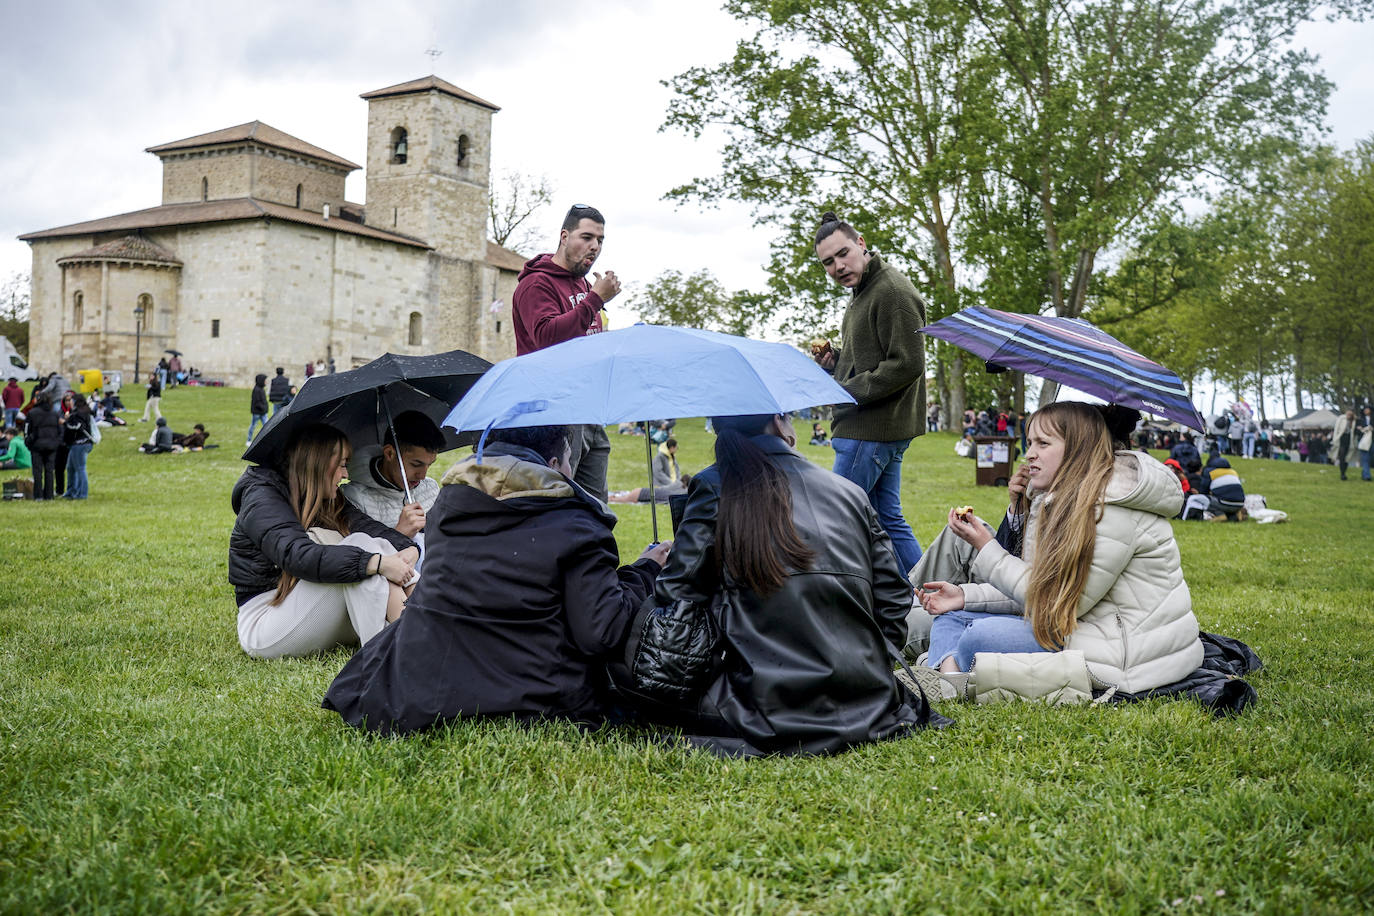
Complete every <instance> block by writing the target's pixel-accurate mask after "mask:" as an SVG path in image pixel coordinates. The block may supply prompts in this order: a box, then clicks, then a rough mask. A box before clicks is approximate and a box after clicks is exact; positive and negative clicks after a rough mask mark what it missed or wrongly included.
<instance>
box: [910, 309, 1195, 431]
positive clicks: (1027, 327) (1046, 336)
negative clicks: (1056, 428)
mask: <svg viewBox="0 0 1374 916" xmlns="http://www.w3.org/2000/svg"><path fill="white" fill-rule="evenodd" d="M922 333H924V334H928V335H930V336H931V337H939V338H940V339H942V340H947V341H949V342H950V343H952V344H956V345H958V346H960V347H962V348H964V349H965V350H968V351H969V352H970V353H973V354H974V355H975V356H981V357H982V358H983V359H985V360H987V361H988V364H989V369H991V367H992V366H993V365H994V364H995V365H997V366H1001V367H1004V368H1007V369H1018V370H1020V371H1022V372H1025V373H1028V374H1030V375H1034V376H1038V377H1039V378H1047V379H1053V380H1054V381H1056V382H1061V383H1063V384H1065V385H1068V386H1070V387H1072V388H1077V389H1078V390H1079V391H1086V392H1087V393H1088V394H1091V395H1095V396H1097V397H1099V398H1102V399H1103V400H1104V401H1108V402H1110V403H1113V404H1122V405H1124V406H1126V407H1137V408H1140V409H1141V410H1148V411H1149V412H1150V413H1153V414H1158V415H1159V416H1162V417H1168V418H1169V419H1170V420H1177V421H1178V422H1179V423H1182V424H1183V425H1184V426H1191V427H1192V428H1193V429H1196V430H1202V429H1203V428H1204V426H1205V423H1204V422H1203V419H1202V414H1200V413H1198V410H1197V408H1196V407H1195V406H1193V401H1192V399H1191V398H1190V397H1188V389H1187V388H1185V387H1184V385H1183V381H1182V380H1181V379H1179V377H1178V376H1177V375H1175V374H1174V373H1173V372H1170V371H1169V370H1168V369H1166V368H1164V367H1163V366H1161V365H1160V364H1159V363H1157V362H1155V361H1154V360H1151V359H1147V358H1146V357H1144V356H1141V355H1140V354H1139V353H1137V352H1136V351H1134V350H1132V349H1131V348H1130V347H1128V346H1126V345H1125V344H1123V343H1122V342H1121V341H1119V340H1117V339H1116V338H1115V337H1112V336H1111V335H1110V334H1108V333H1106V332H1105V331H1100V330H1098V329H1097V328H1095V327H1093V326H1092V325H1091V324H1089V323H1088V322H1086V321H1084V320H1082V319H1081V318H1058V317H1055V316H1049V315H1022V314H1019V313H1015V312H1001V311H998V310H997V309H990V308H984V307H983V306H974V307H973V308H966V309H964V310H962V311H960V312H956V313H955V314H953V315H950V316H949V317H948V318H945V319H942V320H940V321H937V322H935V323H934V324H928V325H926V326H925V328H923V329H922Z"/></svg>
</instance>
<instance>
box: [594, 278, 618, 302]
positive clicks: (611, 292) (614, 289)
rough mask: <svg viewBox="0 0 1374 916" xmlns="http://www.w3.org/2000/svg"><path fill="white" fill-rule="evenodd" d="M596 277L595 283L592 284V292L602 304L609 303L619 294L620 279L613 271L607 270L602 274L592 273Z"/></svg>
mask: <svg viewBox="0 0 1374 916" xmlns="http://www.w3.org/2000/svg"><path fill="white" fill-rule="evenodd" d="M592 276H593V277H596V282H595V283H593V284H592V292H594V293H596V294H597V295H598V296H600V297H601V301H602V302H610V301H611V300H612V299H614V298H615V297H616V294H617V293H619V292H620V278H619V277H617V276H616V275H615V271H613V270H608V271H606V272H605V273H604V274H599V273H596V272H595V271H593V272H592Z"/></svg>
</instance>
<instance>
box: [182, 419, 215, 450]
mask: <svg viewBox="0 0 1374 916" xmlns="http://www.w3.org/2000/svg"><path fill="white" fill-rule="evenodd" d="M209 438H210V434H209V433H207V432H206V431H205V424H204V423H197V424H196V425H195V426H193V427H191V432H189V433H186V434H184V435H183V434H181V433H172V444H173V445H174V446H180V447H181V448H183V449H185V450H186V451H188V452H198V451H200V450H201V449H205V448H214V447H215V446H213V445H206V444H205V440H206V439H209Z"/></svg>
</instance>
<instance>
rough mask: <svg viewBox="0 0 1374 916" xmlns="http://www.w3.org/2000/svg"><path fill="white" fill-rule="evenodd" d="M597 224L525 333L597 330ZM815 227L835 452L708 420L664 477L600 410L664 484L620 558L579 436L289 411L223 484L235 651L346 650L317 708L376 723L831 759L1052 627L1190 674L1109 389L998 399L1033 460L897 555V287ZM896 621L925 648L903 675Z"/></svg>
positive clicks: (910, 400)
mask: <svg viewBox="0 0 1374 916" xmlns="http://www.w3.org/2000/svg"><path fill="white" fill-rule="evenodd" d="M604 231H605V221H604V218H603V217H602V216H601V214H600V213H599V212H598V211H596V210H595V209H594V208H591V207H585V206H578V207H574V208H573V209H572V210H571V211H569V213H568V215H567V218H566V220H565V222H564V224H563V226H562V229H561V231H560V235H559V244H558V247H557V249H556V251H555V252H553V253H552V254H545V255H540V256H539V257H537V258H534V259H532V260H531V261H530V262H528V263H527V264H526V267H525V270H524V271H522V273H521V278H520V281H519V285H518V286H517V290H516V293H515V296H514V299H513V301H514V318H515V329H516V337H517V342H518V347H519V349H520V351H521V352H530V351H532V350H535V349H540V348H542V347H546V346H551V345H554V344H556V343H559V342H561V341H563V340H567V339H571V338H572V337H575V336H580V335H583V334H589V333H598V332H600V330H601V329H602V328H604V326H605V323H604V322H605V315H604V311H605V306H606V303H607V302H608V301H609V300H610V299H612V298H613V297H614V296H615V295H616V294H617V293H618V292H619V280H618V279H616V277H615V274H614V273H613V272H610V271H607V272H605V273H604V274H603V273H595V274H593V277H594V278H595V279H594V281H589V280H588V279H587V276H588V274H589V273H591V268H592V266H593V265H594V264H595V262H596V260H597V257H598V255H599V253H600V249H601V244H602V241H603V239H604ZM814 244H815V251H816V256H817V260H818V261H819V262H820V264H821V265H822V267H823V268H824V269H825V271H826V272H827V273H828V274H829V275H830V276H831V277H832V278H833V279H834V280H835V281H836V282H837V283H838V284H839V285H840V286H842V287H844V288H846V289H848V290H849V291H850V293H851V298H850V303H849V307H848V310H847V312H846V315H845V320H844V337H843V340H844V346H843V347H842V348H838V349H837V348H835V347H833V346H831V344H830V342H829V341H818V342H817V343H816V344H815V345H813V348H812V349H813V355H814V357H815V359H816V362H817V363H818V364H819V365H820V366H821V367H822V368H823V369H825V370H826V371H828V372H831V373H833V375H834V377H835V379H836V381H837V382H839V384H840V385H842V386H843V387H844V388H845V389H846V390H847V391H848V392H849V393H850V394H851V395H853V397H854V399H855V403H854V404H853V405H846V406H841V407H837V408H836V409H835V411H834V420H833V426H832V430H831V435H830V436H826V434H825V431H824V429H823V428H821V427H820V425H819V424H815V425H813V426H812V428H811V430H810V431H809V436H810V439H811V441H812V443H813V444H817V443H818V442H819V443H824V444H828V445H830V446H832V447H833V449H834V453H835V459H834V468H833V470H831V471H827V470H825V469H823V468H821V467H820V466H818V465H816V464H815V463H813V462H812V461H810V460H809V459H807V458H806V457H804V456H803V455H802V454H800V453H799V452H798V451H797V448H796V446H797V441H798V435H797V432H796V430H795V429H794V428H793V426H792V420H791V418H790V417H789V416H786V415H773V414H763V415H754V416H715V417H711V418H710V420H709V423H710V426H711V428H712V429H713V430H714V432H715V434H716V439H715V455H714V458H715V460H714V462H713V463H712V464H711V465H710V466H708V467H706V468H703V469H701V470H699V471H697V472H695V473H693V474H690V475H689V474H687V473H685V472H684V471H683V470H682V469H681V468H680V467H679V466H678V464H677V460H676V452H677V440H676V439H675V438H674V437H673V436H672V435H671V429H672V427H671V423H670V422H669V423H650V424H646V425H644V426H643V427H641V428H636V427H635V426H634V425H631V426H629V428H626V429H622V430H621V431H622V432H624V433H626V434H631V433H636V432H642V433H643V434H646V435H650V436H654V435H656V434H660V433H661V435H662V441H660V442H658V450H657V452H656V453H655V456H654V461H653V465H654V467H653V474H654V486H653V492H654V496H655V497H657V496H658V495H659V494H660V493H663V494H670V495H673V496H681V497H683V498H684V499H685V504H684V505H683V506H682V512H681V517H680V519H677V520H676V526H675V533H674V540H673V541H672V542H664V543H660V544H654V545H650V546H649V547H648V548H647V549H645V550H644V551H643V552H642V553H641V554H640V555H639V556H638V557H637V558H635V559H634V560H633V562H631V563H629V564H627V565H621V563H620V558H619V552H618V548H617V545H616V541H615V538H614V536H613V533H612V528H613V526H614V525H615V521H616V519H615V516H614V515H613V514H611V513H610V512H609V511H608V509H607V505H606V504H607V502H608V496H609V497H611V500H612V501H641V500H647V499H649V498H651V497H650V496H649V495H648V490H649V488H647V487H646V488H636V489H635V490H632V491H625V492H619V493H616V494H609V493H608V492H607V486H606V471H607V460H606V458H607V455H606V452H607V450H608V445H609V443H608V442H607V441H606V440H605V431H604V429H603V428H602V427H599V426H596V427H579V426H542V427H524V428H514V429H502V428H495V429H490V430H489V431H488V434H487V438H486V439H485V440H484V444H483V446H482V447H481V448H480V449H478V450H477V452H476V454H473V455H471V456H469V457H467V458H464V459H463V460H460V461H459V462H458V463H457V464H455V465H454V466H453V467H452V468H450V469H449V471H448V472H447V473H446V474H445V475H444V477H443V480H442V482H441V485H438V486H435V485H433V482H432V481H429V480H428V478H427V476H426V472H427V470H428V468H429V466H430V465H431V464H432V463H433V461H434V459H435V455H436V453H437V449H438V447H439V444H440V442H441V441H442V440H441V438H440V437H439V436H438V430H437V428H435V427H434V425H433V422H432V421H431V420H429V419H428V418H426V417H424V416H423V415H421V414H418V413H415V414H403V415H402V416H401V417H399V418H397V419H396V421H395V423H394V427H395V432H396V439H395V443H396V444H395V445H392V444H386V445H382V446H380V447H377V446H372V447H371V448H370V449H368V450H366V451H365V450H364V449H363V448H359V450H358V453H357V454H354V453H353V449H352V446H351V445H350V443H349V442H348V441H347V440H346V439H345V438H344V437H343V436H342V435H341V434H340V433H338V432H337V431H335V430H332V429H331V428H329V427H325V426H320V425H311V426H307V427H305V428H304V429H303V430H302V431H300V432H299V433H298V434H297V435H296V436H295V437H294V438H293V439H292V441H291V443H290V444H289V446H287V448H286V449H285V451H284V453H283V454H282V455H281V456H280V458H279V459H278V460H276V461H275V462H264V463H262V464H259V465H258V466H255V467H252V468H250V469H249V470H248V471H247V472H246V473H245V474H244V475H243V477H242V478H241V480H240V481H239V483H238V485H237V486H236V487H235V489H234V493H233V496H232V504H233V507H234V509H235V512H236V515H237V521H236V523H235V526H234V531H233V533H232V535H231V542H230V562H229V581H230V583H231V584H232V585H233V586H234V588H235V592H236V598H237V604H238V607H239V617H238V629H239V637H240V643H241V645H242V647H243V649H244V651H245V652H247V653H248V654H249V655H252V656H255V657H265V658H274V657H280V656H290V655H300V654H306V653H310V652H316V651H321V650H326V649H329V648H332V647H334V646H336V645H339V644H353V645H358V646H360V649H359V651H357V652H356V653H355V654H354V655H353V656H352V657H351V658H350V659H349V661H348V662H347V663H346V664H345V665H344V667H343V669H342V670H341V671H340V672H339V674H338V675H337V677H336V678H335V679H334V681H333V683H332V684H331V686H330V688H329V690H328V692H327V694H326V696H325V699H324V705H325V707H326V708H328V709H332V710H334V711H336V712H338V713H339V714H340V715H341V717H342V718H343V719H344V720H345V721H346V722H348V723H349V724H351V725H354V726H357V727H360V728H364V729H368V730H371V731H376V732H380V733H386V734H405V733H410V732H415V731H420V730H424V729H428V728H430V727H433V726H434V725H436V724H439V723H442V722H446V721H451V720H454V719H459V718H464V719H467V718H474V717H483V716H501V717H510V718H515V719H522V720H525V719H543V718H562V719H567V720H571V721H574V722H578V723H583V724H586V725H588V726H595V725H602V724H605V723H619V722H633V723H637V724H639V725H643V726H649V727H654V726H665V727H668V728H671V729H674V730H676V731H678V732H680V733H682V734H683V735H685V736H686V739H687V740H688V741H689V742H690V743H691V744H693V745H695V746H699V747H702V748H705V749H708V750H711V751H714V752H716V753H719V754H722V755H730V756H753V755H763V754H798V753H800V754H816V753H833V752H838V751H842V750H844V749H846V748H850V747H853V746H855V745H858V744H863V743H866V742H870V741H877V740H885V739H890V738H895V737H899V736H901V735H904V734H909V733H910V732H911V731H912V730H914V729H918V728H923V727H928V726H940V725H943V724H947V722H948V720H947V719H944V718H943V717H942V716H941V715H939V714H938V713H936V712H934V710H933V709H932V707H931V705H930V703H929V698H930V697H932V696H935V697H939V696H945V695H947V693H946V690H947V689H948V690H954V689H955V688H956V687H957V686H958V685H959V680H960V678H966V676H967V672H968V670H969V668H970V667H971V666H972V665H973V663H974V659H975V658H976V657H977V656H978V654H979V653H981V652H1026V653H1040V654H1046V655H1047V654H1049V653H1053V652H1056V651H1057V650H1059V649H1064V648H1073V649H1075V650H1078V651H1080V652H1081V653H1082V654H1083V655H1084V657H1085V658H1086V664H1087V666H1088V667H1089V669H1091V671H1092V673H1093V675H1094V676H1096V677H1098V678H1100V679H1101V680H1102V681H1103V682H1105V683H1110V684H1113V685H1117V686H1119V687H1121V688H1122V689H1123V690H1127V691H1129V692H1131V693H1140V692H1145V691H1149V690H1152V689H1155V688H1159V687H1161V686H1163V685H1166V684H1168V683H1170V682H1172V681H1177V680H1178V679H1180V678H1182V677H1184V676H1186V675H1187V674H1188V673H1189V672H1190V671H1191V670H1192V669H1194V668H1196V667H1198V665H1199V664H1201V662H1202V657H1203V649H1202V645H1201V642H1200V634H1199V629H1198V625H1197V620H1196V617H1195V616H1194V615H1193V612H1192V608H1191V605H1190V602H1189V599H1188V591H1187V588H1186V585H1184V582H1183V574H1182V570H1181V566H1180V563H1179V560H1178V549H1177V546H1176V544H1175V543H1174V540H1173V535H1172V529H1171V527H1170V525H1169V523H1168V519H1170V518H1172V517H1174V516H1176V515H1178V514H1179V512H1180V510H1181V508H1182V506H1183V502H1184V493H1183V489H1182V485H1181V484H1180V482H1179V480H1178V478H1177V477H1176V476H1175V474H1174V472H1173V471H1171V470H1170V469H1169V468H1167V467H1165V466H1164V465H1163V464H1161V463H1160V462H1158V461H1156V460H1155V459H1153V458H1151V457H1150V456H1149V455H1147V454H1145V453H1143V452H1136V451H1129V443H1128V441H1127V440H1129V437H1130V435H1131V432H1132V430H1133V424H1134V418H1133V417H1131V416H1127V415H1126V414H1124V413H1123V412H1120V411H1117V410H1116V409H1113V408H1109V409H1105V410H1104V409H1099V408H1094V407H1090V406H1087V405H1082V404H1056V405H1052V406H1051V407H1048V408H1044V409H1042V410H1041V411H1039V412H1037V413H1036V414H1034V415H1033V416H1032V417H1031V418H1030V419H1029V422H1028V423H1025V422H1018V420H1019V419H1021V418H1013V417H1010V416H1008V417H1006V418H1005V419H1006V423H1007V425H1006V426H1004V427H1002V430H1001V431H1002V433H1003V434H1004V435H1008V434H1009V435H1015V434H1018V433H1023V432H1024V434H1025V435H1026V436H1027V439H1028V453H1027V460H1026V462H1025V463H1024V464H1023V465H1022V467H1021V469H1020V470H1018V472H1017V474H1016V477H1015V480H1014V481H1013V483H1012V486H1011V488H1010V492H1011V495H1012V499H1011V503H1010V505H1009V507H1008V512H1007V516H1006V519H1005V520H1004V522H1003V526H1002V529H1001V530H999V531H998V532H997V533H996V535H994V533H993V529H992V528H991V526H989V525H987V524H986V523H984V522H982V521H981V520H980V519H977V518H976V517H975V516H973V515H972V514H971V512H969V513H964V512H958V511H952V512H951V513H950V515H949V517H948V519H947V520H946V521H947V524H946V527H945V530H944V531H943V532H942V533H941V534H940V535H939V536H938V537H937V538H936V541H935V543H934V544H933V545H932V549H931V550H930V551H929V552H926V553H925V554H923V552H922V550H921V547H920V545H919V543H918V542H917V541H916V538H915V535H914V534H913V533H912V531H911V528H910V526H909V525H908V524H907V522H906V520H905V519H904V518H903V516H902V509H901V504H900V498H899V495H898V494H899V490H900V481H901V459H902V456H903V453H904V452H905V451H906V449H907V447H908V445H909V443H910V441H911V439H912V438H914V437H915V436H917V435H920V434H922V433H924V432H926V431H927V429H928V428H929V425H928V421H929V420H930V415H929V414H927V413H926V405H927V400H926V397H925V390H924V379H925V372H924V364H923V357H922V355H921V347H920V346H919V343H916V344H914V345H913V346H912V347H911V348H910V350H909V351H908V350H906V349H904V347H905V342H907V341H909V340H915V339H916V338H917V335H916V333H915V331H916V330H918V329H919V328H920V327H921V325H922V324H923V322H924V315H925V309H924V304H923V303H922V302H921V300H920V297H919V296H918V295H917V294H916V292H915V289H914V287H913V286H912V285H911V283H910V281H909V280H907V278H906V277H904V276H903V275H901V273H900V272H898V271H897V270H896V269H895V268H894V267H892V266H891V265H888V264H886V263H884V262H883V260H882V259H881V258H880V257H879V255H878V254H877V253H876V252H873V251H870V250H869V249H868V248H867V246H866V244H865V242H864V239H863V237H862V235H860V234H859V233H858V232H857V231H855V230H854V229H853V227H851V226H849V225H848V224H846V223H844V222H842V221H840V220H838V219H837V218H836V217H835V216H834V214H826V215H825V216H824V218H823V219H822V221H821V225H820V227H819V229H818V231H817V233H816V236H815V239H814ZM278 375H279V376H280V375H281V373H280V371H279V372H278ZM262 381H263V380H262V379H261V378H260V379H259V385H258V388H259V389H260V388H262V387H263V386H262ZM256 396H257V395H256V391H255V397H256ZM269 398H270V392H269ZM257 406H258V405H257V404H256V403H255V409H254V414H257V413H259V411H258V410H257V409H256V407H257ZM1129 414H1131V415H1134V416H1138V415H1135V414H1134V411H1130V412H1129ZM973 420H974V421H975V422H976V420H977V418H976V417H974V418H973ZM993 423H994V425H993V427H992V428H993V430H994V433H996V432H997V431H998V430H997V426H996V420H995V419H994V420H993ZM1021 427H1025V429H1024V430H1022V429H1021ZM345 476H347V477H348V478H349V480H350V483H349V484H348V485H347V486H345V487H343V488H340V487H339V484H340V482H341V481H342V480H343V479H344V477H345ZM403 476H404V478H405V479H404V480H403V479H402V477H403ZM1213 479H1214V482H1213V488H1214V489H1217V488H1218V484H1217V483H1216V482H1215V478H1213ZM922 620H924V621H926V624H925V626H924V630H925V632H926V633H927V634H928V637H929V638H928V640H926V641H927V642H928V644H929V647H930V648H929V651H928V652H926V653H925V654H924V656H923V657H920V658H919V659H918V662H919V664H918V666H917V669H916V670H917V671H918V672H920V673H919V674H910V675H907V676H904V677H901V678H899V677H898V676H897V675H896V674H895V673H894V661H896V662H898V663H899V664H901V665H902V666H903V667H905V662H903V661H902V657H903V656H902V650H903V648H905V649H906V650H907V657H912V656H913V654H914V653H913V652H912V648H913V645H914V643H913V640H912V638H911V636H912V633H913V632H916V631H920V630H922V623H921V621H922ZM908 670H909V669H908Z"/></svg>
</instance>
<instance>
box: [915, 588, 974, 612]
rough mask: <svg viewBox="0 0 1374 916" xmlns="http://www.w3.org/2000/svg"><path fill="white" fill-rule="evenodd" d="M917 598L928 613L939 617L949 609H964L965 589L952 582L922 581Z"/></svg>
mask: <svg viewBox="0 0 1374 916" xmlns="http://www.w3.org/2000/svg"><path fill="white" fill-rule="evenodd" d="M916 600H917V601H919V602H920V603H921V607H923V608H925V609H926V613H927V614H930V615H931V616H932V617H939V616H940V615H941V614H944V613H947V612H949V611H961V610H963V609H964V590H963V589H962V588H960V587H959V586H957V585H954V584H952V583H950V582H943V581H940V582H922V583H921V590H920V591H919V592H917V593H916Z"/></svg>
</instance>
